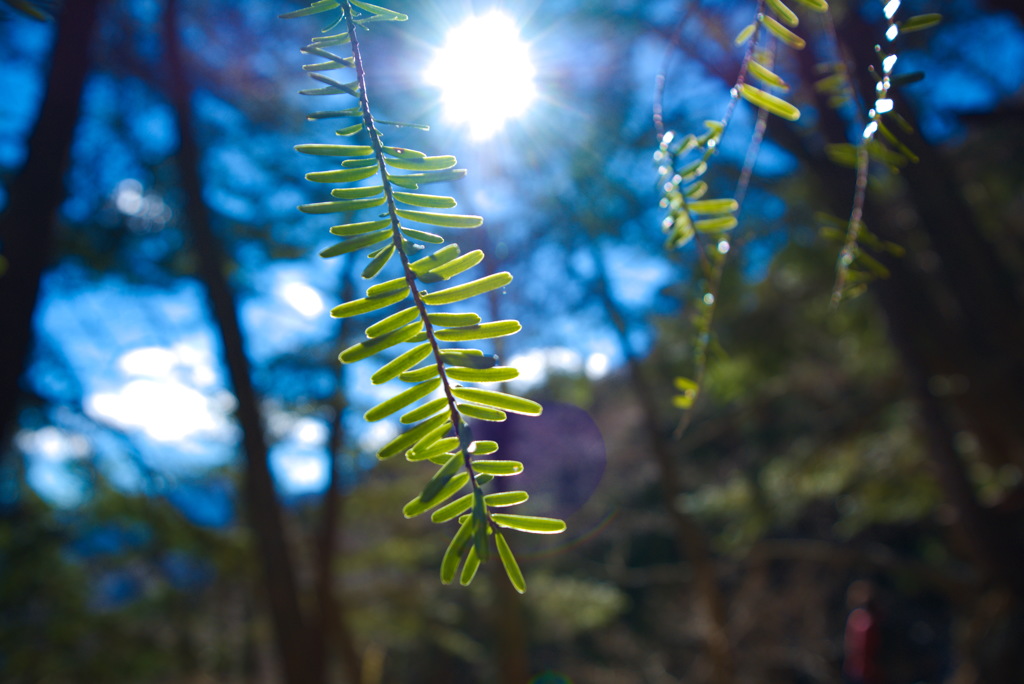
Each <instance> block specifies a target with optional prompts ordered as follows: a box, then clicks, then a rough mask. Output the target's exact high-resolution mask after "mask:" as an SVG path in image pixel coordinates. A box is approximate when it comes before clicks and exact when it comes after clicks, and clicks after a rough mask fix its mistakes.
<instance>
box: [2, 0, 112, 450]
mask: <svg viewBox="0 0 1024 684" xmlns="http://www.w3.org/2000/svg"><path fill="white" fill-rule="evenodd" d="M100 4H101V2H100V0H77V1H76V2H68V3H66V4H65V6H64V8H63V10H62V11H61V13H60V17H59V18H58V21H57V35H56V37H55V43H54V49H53V55H52V57H51V58H50V69H49V73H48V74H47V78H46V94H45V95H44V96H43V103H42V106H41V107H40V110H39V116H38V117H37V118H36V122H35V126H34V127H33V128H32V134H31V136H30V137H29V141H28V157H27V159H26V161H25V164H24V166H22V167H21V170H20V171H19V172H18V174H17V175H16V176H15V177H14V180H13V181H12V182H11V184H10V187H8V189H7V190H8V197H9V200H8V203H7V207H6V208H5V209H4V212H3V214H2V215H0V255H2V256H3V259H4V261H5V263H6V271H5V272H2V273H0V302H3V306H2V307H0V330H2V331H3V332H2V333H0V454H2V453H3V452H4V450H5V449H4V445H6V444H7V443H8V438H9V437H10V436H11V434H13V432H14V429H15V423H16V411H17V406H18V400H19V398H20V392H19V391H18V389H17V388H18V382H19V380H20V378H21V376H22V375H23V373H24V372H25V367H26V364H27V362H28V356H29V352H30V350H31V347H32V339H33V333H32V316H33V313H34V312H35V308H36V302H37V301H38V298H39V282H40V278H41V277H42V274H43V271H44V269H46V267H47V266H48V265H49V262H50V259H51V256H52V250H53V243H54V234H55V232H56V217H57V210H58V208H59V207H60V204H61V202H63V201H64V196H65V188H64V170H65V168H66V166H67V163H68V158H69V156H70V150H71V142H72V139H73V137H74V132H75V127H76V126H77V124H78V119H79V112H80V109H81V101H82V91H83V90H84V87H85V79H86V76H87V74H88V72H89V66H90V63H91V60H90V45H91V43H92V35H93V27H94V26H95V24H96V17H97V15H98V14H99V7H100Z"/></svg>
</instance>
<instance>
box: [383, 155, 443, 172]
mask: <svg viewBox="0 0 1024 684" xmlns="http://www.w3.org/2000/svg"><path fill="white" fill-rule="evenodd" d="M384 163H385V164H387V165H388V166H390V167H391V168H393V169H402V170H403V171H444V170H446V169H450V168H451V167H453V166H455V164H456V163H457V162H456V160H455V157H452V156H451V155H444V156H440V157H420V158H418V159H416V158H413V159H402V158H400V157H389V158H386V159H385V160H384Z"/></svg>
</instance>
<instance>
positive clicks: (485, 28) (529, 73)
mask: <svg viewBox="0 0 1024 684" xmlns="http://www.w3.org/2000/svg"><path fill="white" fill-rule="evenodd" d="M535 74H536V70H535V69H534V67H533V62H532V61H531V59H530V51H529V47H528V46H527V44H526V43H524V42H523V41H522V39H521V38H520V37H519V28H518V27H517V26H516V23H515V22H514V21H513V20H512V18H511V17H509V16H508V15H507V14H504V13H502V12H499V11H497V10H495V11H492V12H490V13H488V14H483V15H480V16H474V17H470V18H469V19H466V20H465V21H464V22H462V24H460V25H459V26H456V27H455V28H453V29H452V30H451V31H449V32H448V36H447V37H446V39H445V44H444V46H443V47H441V48H439V49H438V51H437V53H436V54H435V57H434V61H433V62H431V63H430V66H428V67H427V70H426V72H425V73H424V76H425V78H426V80H427V82H428V83H429V84H431V85H434V86H437V87H438V88H440V89H441V101H442V103H443V104H444V109H445V116H447V117H448V118H449V119H450V120H452V121H455V122H456V123H462V124H466V125H468V126H469V134H470V136H471V137H472V138H473V139H474V140H486V139H487V138H490V137H491V136H493V135H494V134H495V133H497V132H498V131H500V130H501V129H502V127H503V126H504V125H505V123H506V122H507V121H508V120H510V119H513V118H515V117H517V116H520V115H521V114H523V113H524V112H525V111H526V109H527V108H528V107H529V106H530V103H531V102H533V99H534V98H535V97H536V95H537V88H536V86H535V85H534V83H533V78H534V75H535Z"/></svg>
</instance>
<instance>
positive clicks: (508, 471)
mask: <svg viewBox="0 0 1024 684" xmlns="http://www.w3.org/2000/svg"><path fill="white" fill-rule="evenodd" d="M473 470H475V471H476V472H478V473H485V474H487V475H499V476H507V475H518V474H519V473H521V472H523V464H522V463H520V462H519V461H473ZM492 517H493V516H492Z"/></svg>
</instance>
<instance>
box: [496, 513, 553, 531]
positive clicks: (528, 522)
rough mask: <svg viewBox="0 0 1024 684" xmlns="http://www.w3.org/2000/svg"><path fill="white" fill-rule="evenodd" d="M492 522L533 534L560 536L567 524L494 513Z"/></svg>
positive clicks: (548, 519)
mask: <svg viewBox="0 0 1024 684" xmlns="http://www.w3.org/2000/svg"><path fill="white" fill-rule="evenodd" d="M491 520H493V521H494V522H495V524H497V525H501V526H502V527H508V528H511V529H514V530H521V531H523V532H532V533H533V534H558V533H559V532H564V531H565V523H564V522H563V521H561V520H558V519H557V518H541V517H539V516H535V515H515V514H512V513H492V514H491Z"/></svg>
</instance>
